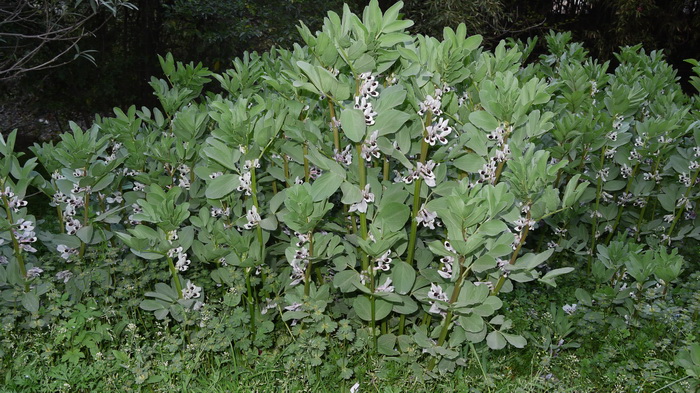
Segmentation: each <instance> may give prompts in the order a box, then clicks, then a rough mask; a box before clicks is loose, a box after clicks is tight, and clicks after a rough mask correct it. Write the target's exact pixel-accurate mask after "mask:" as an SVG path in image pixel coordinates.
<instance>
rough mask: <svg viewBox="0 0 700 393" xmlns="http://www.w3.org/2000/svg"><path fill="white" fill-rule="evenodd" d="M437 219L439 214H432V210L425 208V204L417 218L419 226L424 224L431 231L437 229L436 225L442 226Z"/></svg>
mask: <svg viewBox="0 0 700 393" xmlns="http://www.w3.org/2000/svg"><path fill="white" fill-rule="evenodd" d="M436 218H437V213H435V212H431V211H430V210H428V209H426V208H425V204H423V205H422V206H421V208H420V210H419V211H418V215H417V216H416V222H417V223H418V224H422V225H423V226H424V227H426V228H430V229H435V224H437V225H438V226H440V222H439V221H437V222H436V221H435V219H436Z"/></svg>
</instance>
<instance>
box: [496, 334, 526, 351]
mask: <svg viewBox="0 0 700 393" xmlns="http://www.w3.org/2000/svg"><path fill="white" fill-rule="evenodd" d="M501 334H502V335H503V337H505V339H506V340H507V341H508V342H509V343H510V345H512V346H514V347H516V348H525V345H527V340H526V339H525V337H523V336H521V335H519V334H518V335H516V334H509V333H503V332H501Z"/></svg>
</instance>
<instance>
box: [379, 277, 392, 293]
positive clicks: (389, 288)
mask: <svg viewBox="0 0 700 393" xmlns="http://www.w3.org/2000/svg"><path fill="white" fill-rule="evenodd" d="M376 292H394V286H393V285H391V277H387V278H386V281H384V284H382V285H380V286H378V287H377V288H376Z"/></svg>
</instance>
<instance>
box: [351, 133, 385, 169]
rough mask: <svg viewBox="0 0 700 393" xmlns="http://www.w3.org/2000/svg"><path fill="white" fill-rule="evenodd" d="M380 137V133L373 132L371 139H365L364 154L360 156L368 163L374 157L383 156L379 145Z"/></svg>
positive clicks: (363, 144)
mask: <svg viewBox="0 0 700 393" xmlns="http://www.w3.org/2000/svg"><path fill="white" fill-rule="evenodd" d="M378 135H379V131H378V130H374V132H372V133H371V134H370V135H369V137H367V138H365V140H364V142H362V153H361V154H360V155H361V156H362V158H364V159H365V160H366V161H372V157H374V158H379V157H380V156H381V155H380V153H379V146H378V145H377V136H378ZM351 162H352V160H351Z"/></svg>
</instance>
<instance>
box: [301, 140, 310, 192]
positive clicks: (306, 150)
mask: <svg viewBox="0 0 700 393" xmlns="http://www.w3.org/2000/svg"><path fill="white" fill-rule="evenodd" d="M303 149H304V180H305V181H306V182H307V183H308V182H309V179H311V171H310V169H309V159H308V158H307V156H308V155H309V145H307V144H306V143H304V147H303Z"/></svg>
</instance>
